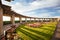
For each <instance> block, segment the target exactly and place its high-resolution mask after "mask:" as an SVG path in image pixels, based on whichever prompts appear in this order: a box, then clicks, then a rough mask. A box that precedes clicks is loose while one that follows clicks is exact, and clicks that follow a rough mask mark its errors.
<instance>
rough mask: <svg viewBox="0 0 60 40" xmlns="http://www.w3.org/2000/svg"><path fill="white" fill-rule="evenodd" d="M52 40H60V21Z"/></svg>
mask: <svg viewBox="0 0 60 40" xmlns="http://www.w3.org/2000/svg"><path fill="white" fill-rule="evenodd" d="M52 40H60V22H59V23H58V24H57V25H56V30H55V32H54V35H53V37H52Z"/></svg>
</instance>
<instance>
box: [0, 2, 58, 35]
mask: <svg viewBox="0 0 60 40" xmlns="http://www.w3.org/2000/svg"><path fill="white" fill-rule="evenodd" d="M0 2H1V1H0ZM6 9H7V8H6ZM8 11H9V10H8ZM8 11H7V14H8V13H9V12H8ZM7 14H6V15H7ZM11 14H12V15H9V14H8V15H9V16H11V23H12V25H14V24H15V20H14V19H15V17H16V15H18V14H16V13H11ZM3 15H4V11H3V8H2V4H1V3H0V36H1V35H2V34H3ZM19 15H20V14H19ZM19 15H18V17H19V21H20V23H22V17H24V18H25V22H27V18H30V20H29V21H30V22H31V21H32V19H34V22H35V21H36V19H38V22H39V21H41V22H44V20H47V19H49V20H50V21H57V18H35V17H25V16H23V15H21V16H19Z"/></svg>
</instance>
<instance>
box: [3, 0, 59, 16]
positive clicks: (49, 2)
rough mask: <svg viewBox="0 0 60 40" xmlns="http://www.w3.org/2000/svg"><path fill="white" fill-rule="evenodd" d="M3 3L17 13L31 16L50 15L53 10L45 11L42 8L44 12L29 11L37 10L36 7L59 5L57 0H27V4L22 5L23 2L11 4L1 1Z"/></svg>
mask: <svg viewBox="0 0 60 40" xmlns="http://www.w3.org/2000/svg"><path fill="white" fill-rule="evenodd" d="M3 4H7V5H10V6H11V7H12V8H11V9H12V10H14V11H15V12H17V13H19V14H22V15H26V16H32V17H52V14H53V13H54V12H45V10H44V11H42V12H45V13H40V14H39V15H38V14H37V12H36V11H34V12H31V11H32V10H37V9H43V8H48V7H55V6H58V5H60V4H59V0H35V1H33V2H29V5H23V4H24V2H16V3H15V4H12V3H9V2H4V1H3ZM27 4H28V3H27ZM29 11H30V12H29Z"/></svg>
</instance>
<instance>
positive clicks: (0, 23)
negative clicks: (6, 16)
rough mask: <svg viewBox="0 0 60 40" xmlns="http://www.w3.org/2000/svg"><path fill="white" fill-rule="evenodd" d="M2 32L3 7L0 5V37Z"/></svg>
mask: <svg viewBox="0 0 60 40" xmlns="http://www.w3.org/2000/svg"><path fill="white" fill-rule="evenodd" d="M2 34H3V9H2V8H1V6H0V38H1V35H2Z"/></svg>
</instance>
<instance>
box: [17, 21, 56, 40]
mask: <svg viewBox="0 0 60 40" xmlns="http://www.w3.org/2000/svg"><path fill="white" fill-rule="evenodd" d="M55 28H56V22H53V23H52V22H50V23H48V24H42V26H41V27H39V28H33V27H28V26H26V25H20V26H19V27H18V28H17V29H16V32H17V34H18V35H19V36H20V38H21V40H51V38H52V35H53V33H54V30H55Z"/></svg>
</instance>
